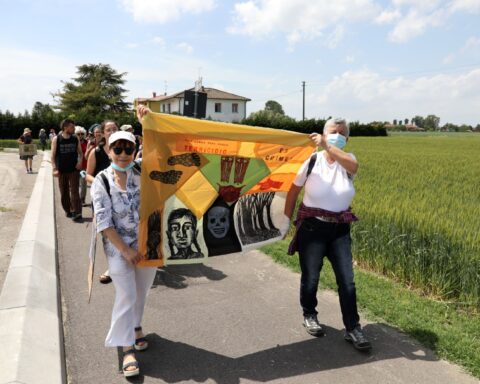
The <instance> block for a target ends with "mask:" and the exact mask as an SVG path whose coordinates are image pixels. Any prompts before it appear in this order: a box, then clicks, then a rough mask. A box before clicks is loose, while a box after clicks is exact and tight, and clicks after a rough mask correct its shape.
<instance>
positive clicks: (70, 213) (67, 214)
mask: <svg viewBox="0 0 480 384" xmlns="http://www.w3.org/2000/svg"><path fill="white" fill-rule="evenodd" d="M65 216H67V217H68V218H70V219H71V218H72V217H73V216H75V212H68V213H66V214H65Z"/></svg>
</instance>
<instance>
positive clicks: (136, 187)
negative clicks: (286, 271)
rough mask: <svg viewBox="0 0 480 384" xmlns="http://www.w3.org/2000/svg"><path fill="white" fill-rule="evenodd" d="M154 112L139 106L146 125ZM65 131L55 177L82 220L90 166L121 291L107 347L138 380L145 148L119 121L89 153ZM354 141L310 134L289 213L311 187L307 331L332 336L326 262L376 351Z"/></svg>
mask: <svg viewBox="0 0 480 384" xmlns="http://www.w3.org/2000/svg"><path fill="white" fill-rule="evenodd" d="M150 112H151V111H150V110H149V109H148V108H147V107H145V106H143V105H139V106H138V108H137V117H138V119H139V121H141V119H142V117H143V116H145V115H146V114H147V113H150ZM61 129H62V131H61V133H60V134H59V135H58V136H56V138H54V139H53V141H52V164H53V165H54V166H53V167H54V175H55V176H58V178H59V187H60V191H61V195H62V207H63V209H64V210H65V213H66V215H67V216H69V217H73V220H75V221H76V220H77V219H78V217H80V218H81V204H80V200H81V198H80V197H77V196H78V177H79V170H81V169H82V167H86V169H85V175H86V177H85V180H86V182H87V183H91V191H90V194H91V200H92V205H93V212H94V215H95V222H96V231H97V233H101V234H102V237H103V246H104V250H105V254H106V256H107V263H108V270H109V277H110V278H111V280H112V281H113V285H114V287H115V301H114V306H113V310H112V317H111V324H110V329H109V331H108V334H107V337H106V340H105V346H107V347H122V348H123V374H124V376H126V377H130V376H135V375H138V374H139V372H140V368H139V363H138V360H137V359H136V356H135V354H136V351H143V350H146V349H148V347H149V344H148V340H147V337H146V336H145V334H144V332H143V330H142V318H143V313H144V309H145V302H146V297H147V294H148V291H149V289H150V287H151V285H152V283H153V280H154V277H155V273H156V268H155V267H142V268H140V267H138V263H139V262H140V261H141V260H142V258H143V256H142V255H141V254H140V253H139V252H138V227H139V222H140V217H139V207H140V172H141V159H137V160H135V153H136V149H137V144H138V143H137V140H136V138H135V136H134V135H133V134H132V133H131V132H129V130H118V128H117V125H116V124H115V122H113V121H105V122H103V123H102V124H101V125H99V126H95V127H93V129H92V130H93V132H94V136H95V143H94V144H93V143H87V144H86V145H84V147H85V148H84V149H83V144H82V133H83V134H84V132H83V131H81V130H79V131H78V132H77V134H76V135H74V132H75V123H74V121H72V120H69V119H66V120H64V121H63V122H62V124H61ZM348 137H349V128H348V123H347V122H346V121H345V120H344V119H329V120H328V121H327V122H326V124H325V127H324V130H323V133H313V134H311V135H310V138H311V140H313V141H314V142H315V144H316V145H317V146H318V147H319V149H320V151H319V152H315V153H314V154H313V155H312V157H310V158H309V159H307V160H306V161H305V162H304V164H303V165H302V166H301V168H300V170H299V171H298V174H297V176H296V178H295V180H294V182H293V184H292V186H291V189H290V191H289V192H288V195H287V199H286V204H285V210H284V213H285V216H286V217H287V219H288V220H287V221H288V222H290V220H291V219H292V216H293V212H294V208H295V202H296V200H297V197H298V195H299V193H300V191H301V190H302V188H304V189H305V193H304V196H303V200H302V203H301V205H300V208H299V210H298V213H297V217H296V219H295V220H294V224H295V227H296V230H295V234H294V236H293V239H292V242H291V244H290V247H289V251H288V252H289V254H293V253H295V252H298V254H299V259H300V266H301V279H300V305H301V307H302V312H303V326H304V327H305V330H306V331H307V332H308V334H310V335H312V336H315V337H320V336H323V335H324V334H325V331H324V329H323V327H322V325H321V324H320V322H319V320H318V317H317V314H318V312H317V304H318V302H317V289H318V282H319V276H320V272H321V269H322V266H323V260H324V257H327V258H328V259H329V261H330V262H331V264H332V266H333V270H334V273H335V276H336V281H337V285H338V294H339V300H340V309H341V312H342V319H343V323H344V326H345V333H344V339H345V340H347V341H348V342H351V343H352V344H353V346H354V347H355V348H356V349H358V350H369V349H370V348H371V344H370V342H369V340H368V339H367V337H366V335H365V333H364V331H363V330H362V327H361V326H360V322H359V314H358V310H357V300H356V289H355V283H354V274H353V261H352V252H351V237H350V224H351V223H352V222H353V221H356V220H357V218H356V217H355V215H354V214H353V213H352V212H351V210H350V204H351V202H352V199H353V197H354V195H355V189H354V186H353V180H354V177H355V174H356V173H357V170H358V161H357V159H356V158H355V156H354V155H353V154H351V153H347V152H345V151H344V147H345V144H346V143H347V141H348ZM84 159H86V164H85V162H84Z"/></svg>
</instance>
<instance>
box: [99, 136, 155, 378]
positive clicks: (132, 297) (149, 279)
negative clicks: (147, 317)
mask: <svg viewBox="0 0 480 384" xmlns="http://www.w3.org/2000/svg"><path fill="white" fill-rule="evenodd" d="M134 151H135V137H134V136H133V134H131V133H129V132H125V131H119V132H115V133H113V134H112V135H111V136H110V138H109V141H108V152H109V155H110V158H111V159H112V163H111V165H110V166H109V167H108V168H106V169H105V170H103V171H101V172H100V173H99V174H98V175H97V176H96V177H95V179H94V181H93V183H92V187H91V191H90V193H91V196H92V202H93V206H94V211H95V218H96V220H95V221H96V232H97V233H101V234H102V236H103V246H104V250H105V254H106V256H107V262H108V269H109V271H110V275H111V278H112V280H113V285H114V286H115V302H114V305H113V310H112V318H111V323H110V329H109V331H108V334H107V337H106V340H105V346H106V347H122V348H123V367H122V368H123V374H124V376H125V377H131V376H136V375H138V374H139V372H140V369H139V364H138V361H137V359H136V357H135V352H136V351H143V350H146V349H147V348H148V341H147V339H146V338H145V335H144V334H143V331H142V327H141V323H142V318H143V312H144V309H145V302H146V297H147V293H148V291H149V289H150V287H151V285H152V283H153V280H154V278H155V273H156V268H155V267H143V268H139V267H138V266H137V264H138V263H139V262H140V261H141V260H142V255H141V254H140V253H139V252H138V226H139V220H140V218H139V208H140V172H139V170H138V165H135V162H134Z"/></svg>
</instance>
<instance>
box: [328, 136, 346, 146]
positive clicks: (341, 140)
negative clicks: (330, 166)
mask: <svg viewBox="0 0 480 384" xmlns="http://www.w3.org/2000/svg"><path fill="white" fill-rule="evenodd" d="M327 143H328V144H331V145H334V146H335V147H337V148H340V149H343V147H345V145H346V144H347V138H346V137H345V136H343V135H341V134H340V133H329V134H328V135H327Z"/></svg>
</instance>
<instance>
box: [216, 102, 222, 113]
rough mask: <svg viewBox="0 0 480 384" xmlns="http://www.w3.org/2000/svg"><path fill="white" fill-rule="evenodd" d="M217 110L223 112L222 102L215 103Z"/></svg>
mask: <svg viewBox="0 0 480 384" xmlns="http://www.w3.org/2000/svg"><path fill="white" fill-rule="evenodd" d="M215 112H217V113H220V112H222V103H215Z"/></svg>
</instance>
